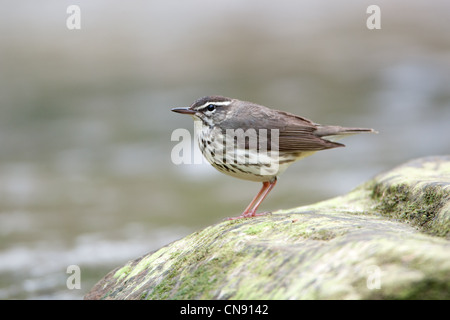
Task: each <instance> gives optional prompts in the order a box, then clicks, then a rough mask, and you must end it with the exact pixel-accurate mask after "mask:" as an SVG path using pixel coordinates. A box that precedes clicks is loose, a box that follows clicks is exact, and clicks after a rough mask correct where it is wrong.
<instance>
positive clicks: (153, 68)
mask: <svg viewBox="0 0 450 320" xmlns="http://www.w3.org/2000/svg"><path fill="white" fill-rule="evenodd" d="M71 4H76V5H78V6H79V7H80V9H81V29H80V30H69V29H68V28H67V27H66V19H67V18H68V17H69V15H68V14H67V13H66V9H67V7H68V6H69V5H71ZM371 4H377V5H379V6H380V8H381V29H380V30H369V29H368V28H367V27H366V20H367V18H368V17H369V14H367V13H366V9H367V7H368V6H369V5H371ZM0 30H1V31H0V299H81V298H82V297H83V295H84V294H85V293H86V292H87V291H88V290H89V289H90V288H91V287H92V286H93V285H94V284H95V282H97V281H98V280H99V279H101V278H102V277H103V276H104V275H105V274H106V273H107V272H108V271H110V270H111V269H113V268H115V267H117V266H120V265H123V264H124V263H125V262H126V261H128V260H129V259H133V258H136V257H138V256H140V255H142V254H145V253H147V252H149V251H152V250H155V249H157V248H159V247H161V246H163V245H165V244H168V243H170V242H171V241H174V240H176V239H179V238H181V237H183V236H185V235H187V234H189V233H191V232H193V231H195V230H198V229H200V228H203V227H206V226H208V225H210V224H213V223H217V222H220V221H222V220H223V219H224V218H225V217H229V216H235V215H238V214H240V213H241V212H242V210H243V209H244V208H245V206H246V205H247V204H248V202H249V201H250V200H251V199H252V197H253V196H254V195H255V194H256V193H257V191H258V190H259V188H260V184H257V183H253V182H247V181H243V180H242V181H241V180H236V179H233V178H231V177H228V176H225V175H222V174H220V173H218V172H216V171H215V170H214V169H213V168H211V167H209V166H208V165H180V166H176V165H174V164H173V163H172V162H171V158H170V152H171V149H172V148H173V147H174V145H175V144H176V142H173V141H171V133H172V131H173V130H174V129H177V128H186V129H189V130H190V131H191V132H192V131H193V122H192V119H191V118H190V117H185V116H181V115H178V114H174V113H172V112H170V108H171V107H174V106H188V105H190V104H191V103H192V102H193V101H194V100H195V99H197V98H198V97H201V96H204V95H212V94H219V95H225V96H230V97H236V98H239V99H242V100H249V101H254V102H257V103H260V104H264V105H267V106H271V107H274V108H276V109H282V110H286V111H290V112H293V113H296V114H299V115H302V116H305V117H307V118H310V119H312V120H314V121H315V122H319V123H322V124H339V125H343V126H362V127H372V128H375V129H376V130H378V131H379V132H380V134H379V135H360V136H354V137H350V138H347V139H346V140H345V141H343V142H344V143H345V144H346V145H347V147H346V148H339V149H334V150H328V151H324V152H321V153H318V154H316V155H314V156H313V157H310V158H306V159H304V160H303V161H301V162H298V163H296V164H294V165H293V166H291V167H290V168H289V169H288V171H287V173H285V174H284V175H283V176H281V178H280V179H279V183H278V185H277V187H276V188H275V189H274V190H273V192H272V193H271V195H270V197H268V198H267V199H266V201H265V202H264V203H263V205H262V206H261V208H260V209H261V210H276V209H278V208H284V209H286V208H291V207H296V206H300V205H306V204H309V203H313V202H316V201H319V200H324V199H327V198H330V197H333V196H337V195H340V194H343V193H346V192H348V191H350V190H352V189H353V188H355V187H356V186H358V185H359V184H360V183H362V182H364V181H366V180H368V179H370V178H371V177H373V176H374V175H375V174H377V173H380V172H382V171H384V170H388V169H390V168H391V167H393V166H395V165H398V164H401V163H403V162H405V161H407V160H410V159H412V158H416V157H422V156H428V155H436V154H448V153H450V143H449V141H448V140H449V137H450V123H449V122H450V121H449V120H450V90H449V89H450V37H449V35H450V2H449V1H445V0H442V1H439V0H434V1H420V0H408V1H407V0H399V1H387V0H384V1H376V3H373V2H371V1H350V0H344V1H335V2H331V1H324V0H315V1H312V0H311V1H287V0H282V1H255V0H250V1H238V0H231V1H229V0H228V1H200V0H196V1H191V0H190V1H162V0H161V1H138V0H129V1H126V2H124V1H122V2H119V1H106V0H94V1H93V0H90V1H88V0H80V1H78V0H77V1H76V0H73V1H61V0H54V1H50V0H42V1H31V0H22V1H13V0H2V1H0ZM69 265H78V266H79V267H80V268H81V289H79V290H77V289H75V290H69V289H68V288H67V286H66V280H67V278H68V276H69V275H68V274H66V268H67V267H68V266H69Z"/></svg>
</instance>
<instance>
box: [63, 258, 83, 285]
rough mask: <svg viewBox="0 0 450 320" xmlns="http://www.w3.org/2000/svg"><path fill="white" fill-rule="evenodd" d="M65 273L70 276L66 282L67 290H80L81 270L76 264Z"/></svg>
mask: <svg viewBox="0 0 450 320" xmlns="http://www.w3.org/2000/svg"><path fill="white" fill-rule="evenodd" d="M66 273H67V274H70V276H68V277H67V280H66V286H67V289H69V290H73V289H81V269H80V267H79V266H77V265H76V264H72V265H70V266H68V267H67V269H66Z"/></svg>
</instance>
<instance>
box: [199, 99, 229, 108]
mask: <svg viewBox="0 0 450 320" xmlns="http://www.w3.org/2000/svg"><path fill="white" fill-rule="evenodd" d="M230 103H231V101H217V102H215V101H208V102H206V103H204V104H202V105H201V106H200V107H197V110H200V109H203V108H206V106H208V105H210V104H213V105H215V106H228V105H229V104H230Z"/></svg>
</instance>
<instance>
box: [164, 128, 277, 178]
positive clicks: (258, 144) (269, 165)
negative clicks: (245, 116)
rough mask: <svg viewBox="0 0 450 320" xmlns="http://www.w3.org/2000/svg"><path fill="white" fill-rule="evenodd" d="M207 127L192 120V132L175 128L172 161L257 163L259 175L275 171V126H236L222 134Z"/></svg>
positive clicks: (186, 162)
mask: <svg viewBox="0 0 450 320" xmlns="http://www.w3.org/2000/svg"><path fill="white" fill-rule="evenodd" d="M208 130H210V129H209V128H208V127H207V126H205V125H203V123H202V122H201V121H198V120H196V121H194V134H193V135H191V133H190V131H189V130H187V129H182V128H179V129H176V130H174V131H173V132H172V136H171V141H177V142H178V143H177V144H176V145H175V146H174V147H173V148H172V152H171V160H172V163H174V164H176V165H180V164H202V163H205V162H206V161H207V162H210V163H215V164H219V165H230V164H232V165H244V166H245V165H257V166H259V167H260V169H259V170H260V172H259V174H260V175H273V174H274V173H276V172H277V171H278V169H279V163H280V161H279V159H280V158H279V130H278V129H271V130H268V129H258V130H256V129H254V128H248V129H246V130H244V129H242V128H236V129H226V130H225V132H221V133H212V132H209V131H208ZM193 137H194V138H193ZM195 145H198V146H199V147H200V150H199V149H198V148H196V147H194V146H195ZM200 151H201V153H200ZM202 153H203V156H202ZM205 158H206V159H205Z"/></svg>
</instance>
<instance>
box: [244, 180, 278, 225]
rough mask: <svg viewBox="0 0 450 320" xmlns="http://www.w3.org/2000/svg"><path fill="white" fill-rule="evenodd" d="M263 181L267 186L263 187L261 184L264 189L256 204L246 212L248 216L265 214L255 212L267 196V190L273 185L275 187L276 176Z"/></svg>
mask: <svg viewBox="0 0 450 320" xmlns="http://www.w3.org/2000/svg"><path fill="white" fill-rule="evenodd" d="M265 183H267V186H265V187H264V186H263V189H265V190H264V193H263V194H262V196H261V197H260V199H259V200H258V202H256V204H255V205H254V206H253V208H252V210H250V212H248V216H250V217H255V216H258V215H265V214H266V213H261V214H258V213H256V210H257V209H258V207H259V205H260V204H261V202H263V200H264V199H265V198H266V197H267V195H268V194H269V192H270V191H271V190H272V189H273V187H275V185H276V184H277V178H276V177H275V178H274V179H272V180H271V181H269V182H265Z"/></svg>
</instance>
